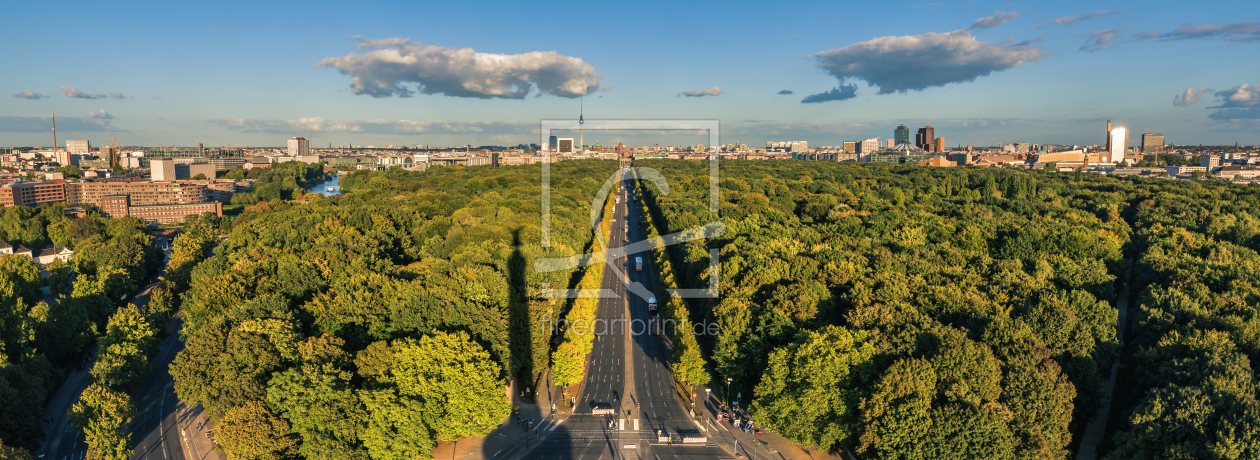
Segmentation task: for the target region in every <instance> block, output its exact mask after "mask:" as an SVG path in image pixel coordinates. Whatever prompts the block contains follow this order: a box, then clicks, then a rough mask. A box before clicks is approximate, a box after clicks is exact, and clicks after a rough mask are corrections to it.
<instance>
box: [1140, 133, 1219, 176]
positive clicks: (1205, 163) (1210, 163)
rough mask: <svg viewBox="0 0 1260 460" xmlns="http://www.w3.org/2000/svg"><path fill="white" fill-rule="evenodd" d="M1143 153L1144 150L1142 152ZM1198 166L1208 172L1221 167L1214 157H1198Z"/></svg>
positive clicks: (1217, 159) (1216, 157)
mask: <svg viewBox="0 0 1260 460" xmlns="http://www.w3.org/2000/svg"><path fill="white" fill-rule="evenodd" d="M1148 136H1149V134H1148ZM1143 152H1145V150H1143ZM1199 166H1202V167H1204V168H1207V169H1208V171H1211V170H1213V169H1216V168H1219V167H1221V157H1219V156H1216V155H1203V156H1201V157H1199Z"/></svg>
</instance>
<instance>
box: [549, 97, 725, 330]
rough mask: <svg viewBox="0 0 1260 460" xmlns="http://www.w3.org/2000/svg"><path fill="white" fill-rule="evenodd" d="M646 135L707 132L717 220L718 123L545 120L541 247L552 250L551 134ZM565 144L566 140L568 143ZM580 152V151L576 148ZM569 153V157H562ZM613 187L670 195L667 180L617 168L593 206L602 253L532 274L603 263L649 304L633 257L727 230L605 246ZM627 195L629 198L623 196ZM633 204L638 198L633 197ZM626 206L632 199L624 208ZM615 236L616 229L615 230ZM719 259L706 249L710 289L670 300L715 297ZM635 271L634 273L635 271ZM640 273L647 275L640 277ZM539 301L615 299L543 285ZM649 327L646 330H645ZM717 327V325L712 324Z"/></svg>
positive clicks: (554, 261)
mask: <svg viewBox="0 0 1260 460" xmlns="http://www.w3.org/2000/svg"><path fill="white" fill-rule="evenodd" d="M578 129H583V130H592V131H598V130H644V131H667V130H668V131H679V130H682V131H686V130H692V131H697V130H702V131H707V132H708V135H709V142H708V144H706V145H707V146H708V152H706V153H707V156H708V160H707V161H708V166H709V212H711V213H713V214H714V215H715V216H716V215H717V213H718V203H719V194H718V153H717V146H718V145H720V144H719V142H718V138H719V123H718V121H717V120H587V121H585V123H584V124H579V122H578V121H575V120H543V121H542V124H541V133H542V144H541V145H543V146H544V148H543V155H544V156H546V158H544V159H543V165H542V246H543V247H550V246H551V163H552V162H554V161H555V160H556V159H557V158H556V157H555V155H559V154H561V153H560V152H557V151H555V150H552V149H550V148H549V147H550V138H551V132H552V131H553V130H578ZM566 139H567V138H566ZM578 148H579V149H580V148H581V146H578ZM566 153H567V152H566ZM617 182H621V183H623V185H629V186H630V187H628V188H629V189H631V190H633V184H634V183H636V182H638V183H642V182H649V183H651V184H653V185H655V186H656V188H657V190H659V193H660V195H662V196H663V195H668V194H669V185H668V183H667V182H666V181H665V177H664V176H663V175H662V174H661V173H660V171H658V170H656V169H653V168H647V167H641V166H635V167H623V168H619V169H618V170H617V172H615V173H613V175H612V176H611V177H609V178H608V179H607V180H606V181H604V185H603V187H602V188H600V190H599V193H597V194H596V196H595V198H594V200H592V201H591V227H592V229H593V230H594V233H595V235H596V236H595V239H596V241H598V242H599V246H600V250H599V251H595V252H591V253H586V254H575V255H572V256H569V257H558V258H541V259H538V260H536V261H534V269H535V270H537V271H540V272H555V271H562V270H572V269H574V268H579V267H585V266H588V265H592V264H597V263H601V262H603V263H605V264H607V266H608V267H609V268H610V269H611V270H612V272H613V274H614V276H615V277H616V278H617V279H618V280H620V281H621V283H622V284H624V285H625V286H626V292H628V293H632V294H634V295H636V296H638V297H640V298H642V299H643V300H648V299H652V298H654V297H655V296H656V294H654V293H653V290H652V289H651V288H650V287H649V286H648V285H645V284H644V283H643V282H642V281H639V280H632V279H631V277H630V275H629V273H628V268H627V269H625V270H623V263H624V264H625V265H624V266H625V267H629V266H631V262H632V261H634V260H635V259H634V258H636V257H639V258H642V259H643V260H645V261H647V260H650V257H649V255H650V251H651V250H653V249H657V248H663V247H665V246H672V245H676V244H683V243H686V242H688V241H693V240H698V239H705V238H712V237H716V236H720V235H722V234H723V233H725V231H726V226H725V225H724V224H722V222H719V221H714V222H709V223H707V224H705V225H702V226H699V227H694V228H690V229H687V230H684V231H681V232H675V233H671V234H668V235H662V236H658V237H655V238H648V239H641V240H638V241H633V242H629V243H627V244H624V245H621V246H617V247H611V248H610V247H609V246H608V241H607V239H606V235H604V233H603V231H602V230H601V229H600V222H601V220H602V218H603V210H604V204H605V203H606V202H607V200H608V195H609V194H610V193H612V189H613V185H614V184H616V183H617ZM627 196H629V195H627ZM635 199H636V200H638V199H641V197H635ZM622 204H625V205H627V206H629V205H630V200H627V203H622ZM613 231H617V228H615V227H614V228H613ZM719 266H720V259H719V256H718V250H717V249H710V250H709V283H708V284H709V286H708V287H707V288H705V289H669V290H668V292H669V294H670V295H671V296H672V297H677V298H710V299H712V298H717V297H718V295H719V287H718V279H719V271H718V269H719ZM635 271H636V272H638V268H637V267H636V270H635ZM642 273H644V274H647V273H650V271H644V272H642ZM645 279H646V280H648V282H649V283H650V284H655V280H654V279H653V278H652V277H651V276H646V277H645ZM542 295H543V297H546V298H553V299H554V298H592V297H595V298H616V297H617V294H616V293H615V292H613V291H612V290H610V289H553V288H550V287H548V286H543V290H542ZM648 326H650V325H645V327H648ZM714 326H716V325H714Z"/></svg>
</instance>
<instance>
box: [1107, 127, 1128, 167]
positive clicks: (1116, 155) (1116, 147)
mask: <svg viewBox="0 0 1260 460" xmlns="http://www.w3.org/2000/svg"><path fill="white" fill-rule="evenodd" d="M1128 134H1129V133H1128V131H1127V130H1125V129H1124V128H1112V130H1111V142H1110V144H1111V145H1110V148H1111V151H1110V152H1109V153H1108V155H1110V156H1111V162H1112V163H1120V162H1123V161H1124V154H1125V151H1126V150H1129V136H1128Z"/></svg>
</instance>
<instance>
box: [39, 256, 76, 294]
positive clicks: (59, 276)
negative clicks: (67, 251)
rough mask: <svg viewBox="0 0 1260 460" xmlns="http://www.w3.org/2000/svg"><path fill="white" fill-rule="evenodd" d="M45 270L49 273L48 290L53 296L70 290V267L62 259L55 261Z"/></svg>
mask: <svg viewBox="0 0 1260 460" xmlns="http://www.w3.org/2000/svg"><path fill="white" fill-rule="evenodd" d="M45 269H46V270H47V271H48V290H49V291H50V292H51V293H52V294H53V295H61V294H64V293H66V291H67V290H68V289H69V288H70V266H69V265H67V264H66V263H65V262H62V261H61V259H53V261H52V262H51V263H49V264H48V266H47V267H45Z"/></svg>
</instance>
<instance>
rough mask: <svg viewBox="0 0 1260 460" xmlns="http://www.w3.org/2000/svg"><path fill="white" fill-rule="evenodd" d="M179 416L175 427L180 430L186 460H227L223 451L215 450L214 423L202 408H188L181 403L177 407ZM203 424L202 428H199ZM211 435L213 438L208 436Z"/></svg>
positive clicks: (180, 443) (181, 445)
mask: <svg viewBox="0 0 1260 460" xmlns="http://www.w3.org/2000/svg"><path fill="white" fill-rule="evenodd" d="M177 410H178V411H179V412H178V414H179V416H178V417H177V418H176V419H175V426H176V427H177V428H178V429H179V432H180V433H179V434H180V442H179V446H180V447H181V450H183V451H184V458H185V459H186V460H224V459H226V458H227V456H226V455H224V454H223V451H221V450H215V448H214V442H213V441H212V440H211V436H213V433H214V421H213V420H210V416H209V415H207V414H206V413H205V411H203V410H202V409H201V406H197V407H191V408H190V407H188V406H185V405H184V402H183V401H180V403H179V406H177ZM197 422H201V424H202V426H201V428H197ZM207 433H210V434H211V436H207V435H206V434H207Z"/></svg>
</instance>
